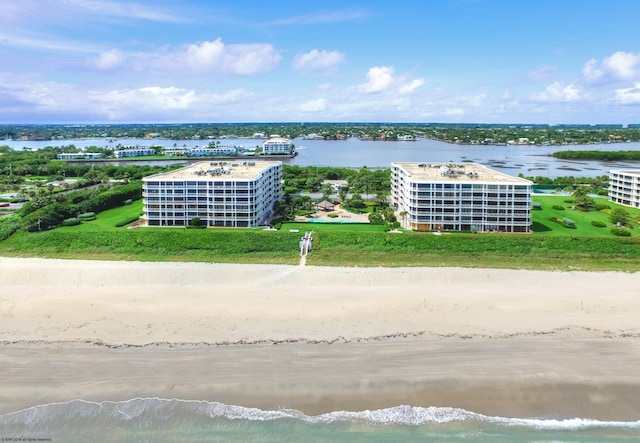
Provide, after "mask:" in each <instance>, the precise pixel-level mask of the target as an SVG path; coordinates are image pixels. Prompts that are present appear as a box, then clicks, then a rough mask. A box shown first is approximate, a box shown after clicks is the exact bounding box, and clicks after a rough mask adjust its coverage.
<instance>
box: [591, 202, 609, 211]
mask: <svg viewBox="0 0 640 443" xmlns="http://www.w3.org/2000/svg"><path fill="white" fill-rule="evenodd" d="M594 208H595V210H596V211H604V210H605V209H611V206H609V205H607V204H604V203H597V204H596V205H595V207H594Z"/></svg>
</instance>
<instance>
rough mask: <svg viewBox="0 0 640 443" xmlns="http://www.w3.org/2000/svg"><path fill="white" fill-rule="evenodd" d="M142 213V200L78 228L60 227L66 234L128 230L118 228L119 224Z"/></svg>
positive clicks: (113, 210) (81, 224)
mask: <svg viewBox="0 0 640 443" xmlns="http://www.w3.org/2000/svg"><path fill="white" fill-rule="evenodd" d="M141 213H142V199H140V200H136V201H134V202H133V203H131V204H130V205H124V206H120V207H118V208H113V209H108V210H106V211H103V212H100V213H99V214H97V218H96V219H95V220H92V221H83V222H82V223H80V224H79V225H76V226H60V227H59V228H56V229H60V230H62V231H64V232H100V231H113V230H115V229H126V226H123V227H120V228H117V227H116V224H118V222H120V221H122V220H125V219H128V218H130V217H135V216H137V215H140V214H141Z"/></svg>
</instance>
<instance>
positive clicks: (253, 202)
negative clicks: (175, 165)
mask: <svg viewBox="0 0 640 443" xmlns="http://www.w3.org/2000/svg"><path fill="white" fill-rule="evenodd" d="M281 182H282V163H281V162H275V161H257V162H253V161H248V162H199V163H195V164H193V165H190V166H187V167H185V168H181V169H177V170H175V171H171V172H166V173H162V174H155V175H151V176H149V177H145V178H143V179H142V195H143V198H144V218H145V219H146V220H147V224H148V225H149V226H186V225H188V224H189V222H190V221H191V220H192V219H193V218H194V217H199V218H200V220H201V222H202V223H203V224H204V225H206V226H229V227H256V226H260V225H262V224H264V223H266V222H267V221H268V218H269V216H270V215H271V213H272V210H273V205H274V203H275V202H276V201H278V200H280V198H281V195H282V183H281Z"/></svg>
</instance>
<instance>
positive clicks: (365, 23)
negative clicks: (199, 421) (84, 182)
mask: <svg viewBox="0 0 640 443" xmlns="http://www.w3.org/2000/svg"><path fill="white" fill-rule="evenodd" d="M0 11H1V12H0V60H2V63H1V64H0V66H1V68H0V122H2V123H142V122H157V123H168V122H445V123H457V122H462V123H548V124H559V123H564V124H571V123H580V124H597V123H621V124H628V123H640V112H639V111H640V34H639V31H638V24H637V22H638V17H640V1H636V0H608V1H590V2H586V1H584V0H579V1H578V0H396V1H389V0H385V1H379V0H361V1H349V0H343V1H337V0H318V1H316V0H304V1H301V0H297V1H289V0H273V1H259V0H255V1H243V0H233V1H231V0H215V1H214V0H211V1H198V0H181V1H177V0H173V1H169V0H153V1H145V0H139V1H115V0H0Z"/></svg>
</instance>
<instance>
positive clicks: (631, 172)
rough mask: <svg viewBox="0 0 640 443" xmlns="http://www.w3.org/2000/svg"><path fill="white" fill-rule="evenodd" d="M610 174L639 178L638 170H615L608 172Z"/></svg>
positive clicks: (639, 171) (639, 172) (639, 170)
mask: <svg viewBox="0 0 640 443" xmlns="http://www.w3.org/2000/svg"><path fill="white" fill-rule="evenodd" d="M609 173H610V174H618V175H621V174H625V175H633V176H640V169H615V170H611V171H609Z"/></svg>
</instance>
